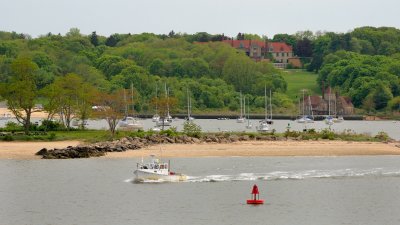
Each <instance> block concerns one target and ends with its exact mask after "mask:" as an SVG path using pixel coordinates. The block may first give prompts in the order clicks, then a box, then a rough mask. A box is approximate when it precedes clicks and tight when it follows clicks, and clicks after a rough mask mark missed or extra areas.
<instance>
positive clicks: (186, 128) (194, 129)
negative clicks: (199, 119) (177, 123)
mask: <svg viewBox="0 0 400 225" xmlns="http://www.w3.org/2000/svg"><path fill="white" fill-rule="evenodd" d="M183 132H184V133H185V134H186V135H188V136H190V137H197V138H198V137H200V135H201V127H200V126H199V125H197V124H195V123H193V122H191V121H186V122H185V123H184V124H183Z"/></svg>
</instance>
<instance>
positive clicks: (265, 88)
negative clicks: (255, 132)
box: [264, 85, 268, 121]
mask: <svg viewBox="0 0 400 225" xmlns="http://www.w3.org/2000/svg"><path fill="white" fill-rule="evenodd" d="M264 101H265V102H264V107H265V121H267V119H268V100H267V85H265V86H264Z"/></svg>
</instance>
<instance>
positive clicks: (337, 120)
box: [333, 98, 344, 123]
mask: <svg viewBox="0 0 400 225" xmlns="http://www.w3.org/2000/svg"><path fill="white" fill-rule="evenodd" d="M343 121H344V118H343V116H337V98H335V117H334V118H333V122H335V123H341V122H343Z"/></svg>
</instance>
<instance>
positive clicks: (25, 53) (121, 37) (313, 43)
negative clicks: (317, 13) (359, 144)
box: [0, 27, 400, 113]
mask: <svg viewBox="0 0 400 225" xmlns="http://www.w3.org/2000/svg"><path fill="white" fill-rule="evenodd" d="M228 38H232V37H226V36H224V35H222V34H216V35H212V34H208V33H205V32H199V33H196V34H182V33H175V32H173V31H171V32H170V33H169V34H168V35H167V34H160V35H157V34H151V33H142V34H113V35H110V36H109V37H104V36H100V35H97V34H96V32H93V33H92V34H90V35H83V34H81V33H80V31H79V30H78V29H76V28H72V29H71V30H70V31H69V32H68V33H66V34H65V35H60V34H58V35H54V34H51V33H49V34H46V35H43V36H40V37H37V38H31V37H29V35H25V34H18V33H15V32H11V33H10V32H0V83H2V87H3V88H2V90H3V92H4V90H6V89H7V88H5V87H7V85H10V82H12V81H13V79H14V78H16V77H18V74H19V75H21V74H24V73H27V71H30V72H28V73H27V74H32V80H33V82H34V87H32V90H34V91H35V93H36V92H37V93H36V94H35V95H34V96H33V98H34V101H35V102H40V103H46V104H47V103H49V102H51V93H50V92H51V91H49V90H53V89H56V90H59V91H61V90H64V91H66V92H67V93H69V94H65V95H64V96H65V97H67V96H70V97H69V98H75V99H77V98H79V96H77V95H75V97H71V96H73V95H72V94H71V93H73V92H75V93H77V91H76V90H78V89H79V88H81V87H88V88H89V89H91V90H92V89H95V90H97V91H100V92H104V93H108V92H113V91H116V90H119V89H130V88H131V85H132V86H133V90H134V91H133V92H134V99H133V104H134V109H135V111H136V112H138V113H152V111H153V110H154V104H151V103H152V102H153V103H154V97H155V95H156V89H157V90H158V92H157V93H158V96H161V95H165V87H167V89H168V90H169V95H170V96H171V97H172V98H174V99H176V101H177V103H176V104H175V106H174V108H173V109H172V110H173V111H174V112H184V111H185V110H186V101H187V90H189V94H190V96H191V99H192V106H193V108H192V109H193V111H194V112H195V113H206V112H217V111H218V112H228V111H237V110H238V108H239V105H240V104H239V93H240V91H241V92H242V93H243V94H245V95H246V97H247V100H249V102H250V105H251V107H252V110H253V112H254V111H255V112H259V113H261V112H262V111H263V107H264V97H263V95H264V87H266V88H267V89H272V91H273V93H274V94H273V95H274V98H273V108H274V112H277V113H293V112H295V110H296V107H295V104H296V103H297V100H296V99H294V98H296V96H297V94H296V93H287V86H288V83H287V81H286V80H285V79H284V78H283V76H282V71H281V70H278V69H275V68H274V67H273V66H272V65H271V64H270V63H267V62H254V61H252V60H251V59H249V58H248V57H247V56H246V55H245V53H244V52H242V51H238V50H236V49H234V48H231V47H230V46H229V45H227V44H223V43H221V42H220V41H221V40H225V39H228ZM233 38H235V39H253V40H255V39H257V40H263V39H265V38H267V37H266V36H263V37H260V36H258V35H255V34H241V33H239V34H238V36H237V37H233ZM268 41H282V42H286V43H288V44H290V45H292V46H293V50H294V53H295V55H297V56H299V57H300V58H301V60H302V61H303V63H304V69H307V70H309V71H311V72H316V73H317V74H318V85H319V88H320V89H322V86H323V85H325V86H328V85H330V86H332V87H333V88H334V89H335V90H336V91H339V92H340V93H341V95H346V96H349V97H351V99H352V101H353V103H354V105H355V106H356V107H357V108H363V109H365V110H366V111H368V112H371V111H375V110H379V111H384V110H398V109H399V108H400V106H399V105H400V97H399V95H400V79H399V77H400V30H398V29H396V28H390V27H379V28H375V27H361V28H356V29H354V30H353V31H350V32H348V33H334V32H316V33H313V32H310V31H302V32H297V33H295V34H276V35H274V36H273V37H272V38H271V39H268ZM198 42H201V43H198ZM23 67H25V71H23V70H21V69H18V68H23ZM286 77H287V76H286ZM14 80H15V79H14ZM291 80H292V79H288V81H289V82H291ZM305 80H306V78H305ZM63 83H74V84H75V85H72V86H68V85H63ZM301 83H302V82H297V83H296V84H294V85H295V86H296V85H297V86H298V85H299V84H301ZM292 86H293V84H292ZM311 86H312V85H311ZM78 87H79V88H78ZM74 88H75V89H76V90H75V91H74ZM8 89H10V88H8ZM79 90H80V89H79ZM290 92H293V90H292V89H291V90H290ZM10 93H11V92H10ZM10 93H8V94H10ZM11 94H12V93H11ZM129 94H130V92H129ZM6 95H7V93H2V96H3V97H4V96H6ZM288 96H289V97H288ZM53 97H54V96H53ZM121 98H122V96H121ZM75 101H76V100H75Z"/></svg>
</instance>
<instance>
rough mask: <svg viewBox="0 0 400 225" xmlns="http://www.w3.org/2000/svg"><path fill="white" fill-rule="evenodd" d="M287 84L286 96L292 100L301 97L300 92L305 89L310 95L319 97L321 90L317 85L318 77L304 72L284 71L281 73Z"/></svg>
mask: <svg viewBox="0 0 400 225" xmlns="http://www.w3.org/2000/svg"><path fill="white" fill-rule="evenodd" d="M282 76H283V78H285V80H286V82H287V83H288V86H287V91H286V94H287V95H288V96H289V97H290V98H291V99H293V100H295V99H296V96H299V95H301V90H302V89H306V90H307V91H308V92H307V93H309V94H311V95H321V90H320V88H319V86H318V85H317V77H318V75H317V74H315V73H310V72H307V71H305V70H284V71H283V73H282Z"/></svg>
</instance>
